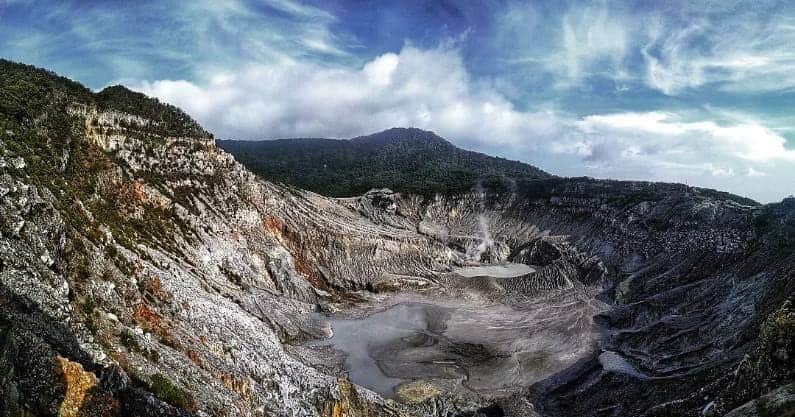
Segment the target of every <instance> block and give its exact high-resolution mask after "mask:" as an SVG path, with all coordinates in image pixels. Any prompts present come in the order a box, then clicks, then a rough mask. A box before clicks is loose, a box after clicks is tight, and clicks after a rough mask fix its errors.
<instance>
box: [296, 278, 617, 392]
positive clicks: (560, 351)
mask: <svg viewBox="0 0 795 417" xmlns="http://www.w3.org/2000/svg"><path fill="white" fill-rule="evenodd" d="M478 275H482V274H478ZM484 279H486V278H484ZM514 304H515V303H514ZM603 307H604V306H603V304H602V303H601V302H599V301H596V300H594V299H593V298H592V297H591V296H590V295H589V294H586V293H585V292H567V293H564V292H557V293H550V294H546V295H544V296H538V297H533V298H528V299H525V300H522V303H521V308H519V307H516V306H511V305H508V304H507V303H504V302H500V301H493V300H489V299H488V298H487V297H483V296H482V295H481V294H478V293H477V292H476V291H474V290H471V291H467V292H465V293H464V294H459V295H457V296H450V295H428V294H416V293H412V294H408V293H403V294H395V295H392V296H390V297H388V298H387V299H382V300H378V301H372V302H369V303H367V304H366V305H363V306H359V307H357V308H356V310H357V311H346V312H342V314H341V315H336V316H335V317H327V318H326V319H327V320H328V321H329V323H330V325H331V328H332V331H333V336H332V337H331V338H329V339H326V340H321V341H314V342H311V343H310V344H309V345H310V346H315V347H317V346H327V347H331V348H333V349H335V350H337V351H339V352H340V353H341V354H342V355H341V356H342V357H344V363H343V364H342V366H343V367H344V369H345V370H346V371H347V372H348V374H349V377H350V379H351V380H352V381H353V382H354V383H357V384H359V385H361V386H363V387H365V388H368V389H370V390H372V391H375V392H377V393H379V394H381V395H383V396H385V397H390V398H391V397H395V396H396V394H400V391H401V390H400V387H401V385H403V384H407V383H410V382H423V383H425V384H432V385H433V386H435V388H436V389H438V390H439V391H440V392H443V393H446V394H451V395H458V396H463V397H471V396H476V397H481V398H495V397H500V396H504V395H510V394H512V393H515V392H518V391H520V390H522V389H523V388H526V387H528V386H530V385H531V384H532V383H534V382H536V381H539V380H541V379H543V378H545V377H547V376H549V375H551V374H553V373H555V372H557V371H559V370H562V369H563V368H565V367H566V366H568V365H570V364H572V363H574V362H575V361H577V360H578V359H580V358H581V357H583V356H585V355H586V354H587V353H588V352H590V351H591V349H592V348H593V347H594V342H595V340H596V337H597V332H596V329H595V327H594V324H593V321H592V317H593V316H594V315H595V314H597V313H598V312H599V311H600V310H601V309H602V308H603ZM397 397H398V398H400V397H401V396H400V395H397Z"/></svg>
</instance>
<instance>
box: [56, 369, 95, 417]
mask: <svg viewBox="0 0 795 417" xmlns="http://www.w3.org/2000/svg"><path fill="white" fill-rule="evenodd" d="M57 361H58V365H59V366H60V369H61V372H62V375H63V378H64V381H65V384H66V392H65V393H64V399H63V402H61V406H60V408H59V409H58V417H78V416H81V415H83V414H81V409H82V407H83V405H84V403H85V402H86V400H87V399H88V398H89V397H90V396H91V394H90V392H91V390H92V389H93V388H94V387H96V386H97V377H96V376H95V375H94V374H93V373H91V372H86V371H85V370H83V366H82V365H80V364H79V363H77V362H72V361H70V360H68V359H66V358H62V357H60V356H59V357H58V358H57Z"/></svg>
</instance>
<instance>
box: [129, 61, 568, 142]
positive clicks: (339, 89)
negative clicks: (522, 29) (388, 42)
mask: <svg viewBox="0 0 795 417" xmlns="http://www.w3.org/2000/svg"><path fill="white" fill-rule="evenodd" d="M133 88H135V89H137V90H140V91H142V92H144V93H146V94H149V95H153V96H157V97H159V98H161V99H163V100H165V101H167V102H170V103H173V104H175V105H177V106H179V107H181V108H183V109H185V110H186V111H187V112H188V113H190V114H192V115H193V116H194V117H196V118H197V119H198V120H199V121H200V122H202V123H203V124H204V125H205V126H206V127H208V128H209V129H210V130H211V131H213V132H215V133H216V134H217V135H218V136H220V137H224V138H243V139H261V138H275V137H317V136H321V137H351V136H356V135H360V134H365V133H371V132H375V131H378V130H382V129H387V128H390V127H394V126H415V127H420V128H425V129H433V130H435V131H436V132H438V133H439V134H441V135H445V136H449V137H451V138H456V139H457V140H458V141H459V143H463V144H468V145H470V146H477V145H484V144H485V145H489V146H495V145H512V146H534V145H536V144H538V143H539V139H543V138H549V137H551V136H553V135H555V134H557V133H558V128H559V125H558V124H557V123H558V121H557V119H556V118H555V117H554V115H552V114H551V113H547V112H521V111H518V110H516V109H515V108H514V107H513V105H512V104H511V103H510V102H509V101H508V100H506V99H505V98H504V97H503V96H501V95H500V94H498V93H497V92H496V91H495V90H494V89H493V88H491V87H490V86H489V85H487V84H484V83H479V82H474V81H472V80H471V79H470V77H469V75H468V74H467V72H466V70H465V69H464V65H463V63H462V61H461V58H460V57H459V54H458V52H457V51H456V50H454V49H448V48H440V49H432V50H421V49H418V48H415V47H411V46H406V47H404V48H403V50H402V51H401V52H400V53H399V54H394V53H387V54H384V55H381V56H379V57H377V58H375V59H373V60H372V61H370V62H368V63H366V64H365V65H364V66H363V67H361V68H359V69H355V68H354V69H352V68H348V67H342V66H338V67H328V66H321V65H318V64H314V63H309V62H299V61H283V62H280V63H276V64H252V65H249V66H247V67H245V68H243V69H241V71H240V72H238V73H226V74H221V75H215V76H213V77H211V78H210V80H209V81H208V82H207V83H206V84H204V85H198V84H196V83H192V82H189V81H184V80H176V81H173V80H162V81H155V82H152V83H147V82H144V83H139V84H138V85H134V86H133Z"/></svg>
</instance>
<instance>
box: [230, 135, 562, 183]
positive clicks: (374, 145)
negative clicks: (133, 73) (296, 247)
mask: <svg viewBox="0 0 795 417" xmlns="http://www.w3.org/2000/svg"><path fill="white" fill-rule="evenodd" d="M218 145H219V146H221V147H222V148H224V149H225V150H226V151H228V152H230V153H232V154H233V155H234V156H235V158H237V159H238V160H240V161H241V162H242V163H243V164H245V165H247V166H248V167H249V169H251V170H252V171H254V172H256V173H258V174H260V175H262V176H263V177H265V178H271V179H274V180H277V181H281V182H285V183H289V184H294V185H297V186H299V187H301V188H305V189H308V190H311V191H314V192H317V193H319V194H324V195H328V196H333V197H350V196H355V195H360V194H362V193H364V192H366V191H368V190H370V189H373V188H389V189H392V190H395V191H398V192H402V193H412V194H426V195H427V194H433V193H446V192H456V191H465V190H468V189H470V188H471V187H473V186H474V185H475V184H476V183H477V182H478V180H480V179H485V178H489V177H499V178H510V179H538V178H548V177H550V175H549V174H547V173H546V172H544V171H542V170H540V169H538V168H536V167H534V166H531V165H528V164H525V163H522V162H518V161H509V160H507V159H503V158H496V157H493V156H489V155H486V154H482V153H479V152H473V151H467V150H464V149H460V148H458V147H456V146H455V145H453V144H452V143H450V142H449V141H447V140H446V139H444V138H442V137H441V136H439V135H437V134H436V133H434V132H431V131H427V130H422V129H417V128H392V129H387V130H384V131H381V132H378V133H374V134H372V135H367V136H359V137H356V138H353V139H351V140H329V139H325V140H324V139H311V140H308V139H281V140H278V141H260V142H248V141H219V142H218Z"/></svg>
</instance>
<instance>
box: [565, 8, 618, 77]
mask: <svg viewBox="0 0 795 417" xmlns="http://www.w3.org/2000/svg"><path fill="white" fill-rule="evenodd" d="M629 26H630V25H628V24H627V22H626V21H624V20H623V19H621V18H618V17H616V16H611V15H610V14H609V12H608V9H607V7H606V5H604V4H603V5H602V6H601V7H599V8H594V7H586V8H583V9H575V10H574V11H571V12H569V13H568V14H566V15H565V16H564V17H563V23H562V29H561V31H562V44H561V45H560V53H559V54H554V56H555V57H556V58H553V59H552V60H551V61H550V64H551V70H552V71H560V70H563V72H564V73H565V74H566V75H567V79H568V80H569V81H571V82H575V83H576V82H579V81H581V78H582V77H583V76H586V75H589V71H593V70H594V69H597V70H601V71H604V70H605V68H607V69H610V70H612V71H613V73H612V75H613V76H616V75H618V74H616V71H619V72H620V70H621V69H622V63H623V60H624V57H625V55H626V52H627V30H628V28H629Z"/></svg>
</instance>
